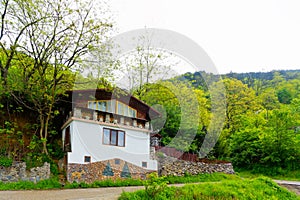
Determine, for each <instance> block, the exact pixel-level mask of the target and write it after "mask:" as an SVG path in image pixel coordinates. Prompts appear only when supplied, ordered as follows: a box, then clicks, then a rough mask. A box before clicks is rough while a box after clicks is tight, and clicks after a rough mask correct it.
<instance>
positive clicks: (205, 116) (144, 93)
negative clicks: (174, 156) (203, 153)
mask: <svg viewBox="0 0 300 200" xmlns="http://www.w3.org/2000/svg"><path fill="white" fill-rule="evenodd" d="M139 94H140V99H141V100H143V101H144V102H146V103H147V104H149V105H151V106H154V108H156V109H157V110H158V111H160V112H161V113H162V114H163V116H162V118H160V119H157V120H152V123H153V127H154V130H155V131H159V132H160V134H161V135H162V144H163V145H169V146H171V147H174V148H177V149H180V150H182V151H194V152H196V151H198V150H199V148H200V144H201V143H202V140H203V135H205V131H204V130H205V129H207V126H208V123H209V119H210V115H209V112H208V109H209V103H208V100H207V98H206V95H205V93H204V92H203V91H202V90H199V89H194V88H191V87H189V85H186V84H185V83H182V82H179V81H160V82H157V83H155V84H147V85H144V86H143V87H142V90H140V91H139ZM195 137H196V140H197V141H195ZM192 142H193V144H192V145H191V143H192Z"/></svg>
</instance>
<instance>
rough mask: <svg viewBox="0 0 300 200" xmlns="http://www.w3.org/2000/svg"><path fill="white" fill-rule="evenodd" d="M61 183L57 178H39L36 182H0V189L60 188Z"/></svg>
mask: <svg viewBox="0 0 300 200" xmlns="http://www.w3.org/2000/svg"><path fill="white" fill-rule="evenodd" d="M60 188H61V184H60V183H59V181H58V179H57V178H51V179H47V180H41V181H39V182H38V183H36V184H35V183H33V182H31V181H19V182H14V183H3V182H0V190H38V189H43V190H46V189H60Z"/></svg>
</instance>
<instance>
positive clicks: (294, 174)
mask: <svg viewBox="0 0 300 200" xmlns="http://www.w3.org/2000/svg"><path fill="white" fill-rule="evenodd" d="M235 171H236V172H237V174H238V175H239V176H240V177H243V178H256V177H259V176H267V177H270V178H272V179H277V180H287V181H300V170H294V171H290V170H280V173H272V171H271V170H269V172H266V171H265V170H260V171H259V170H245V169H235Z"/></svg>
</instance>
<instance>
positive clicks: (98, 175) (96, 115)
mask: <svg viewBox="0 0 300 200" xmlns="http://www.w3.org/2000/svg"><path fill="white" fill-rule="evenodd" d="M64 112H65V113H68V117H67V119H66V122H65V123H64V125H63V126H62V140H63V149H64V151H65V169H66V173H67V179H68V181H69V182H74V181H76V182H87V183H90V182H94V181H96V180H103V179H107V178H112V179H116V178H128V177H131V178H144V177H145V175H146V174H147V173H150V172H153V171H157V161H156V160H155V159H154V155H153V154H154V148H153V147H151V146H150V134H151V132H152V131H151V127H150V120H151V119H153V118H155V117H158V116H159V113H158V112H157V111H155V110H154V109H152V108H151V107H149V106H148V105H146V104H145V103H143V102H141V101H140V100H138V99H136V98H134V97H132V96H130V95H126V94H125V93H118V94H114V93H112V92H108V91H105V90H102V89H97V90H77V91H72V92H70V93H69V97H68V98H67V100H66V104H65V110H64Z"/></svg>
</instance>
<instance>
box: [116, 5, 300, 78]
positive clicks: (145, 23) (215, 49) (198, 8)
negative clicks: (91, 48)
mask: <svg viewBox="0 0 300 200" xmlns="http://www.w3.org/2000/svg"><path fill="white" fill-rule="evenodd" d="M110 4H111V7H112V11H113V13H114V17H115V19H116V23H117V28H118V33H122V32H126V31H130V30H133V29H140V28H144V27H147V28H161V29H169V30H172V31H176V32H178V33H181V34H183V35H185V36H187V37H189V38H190V39H192V40H194V41H195V42H196V43H197V44H198V45H200V46H201V47H202V48H203V49H204V50H205V51H206V53H207V54H208V55H209V56H210V58H211V59H212V60H213V62H214V64H215V65H216V67H217V69H218V71H219V73H228V72H230V71H232V72H253V71H256V72H258V71H263V72H266V71H271V70H274V69H300V1H299V0H247V1H246V0H110Z"/></svg>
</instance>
